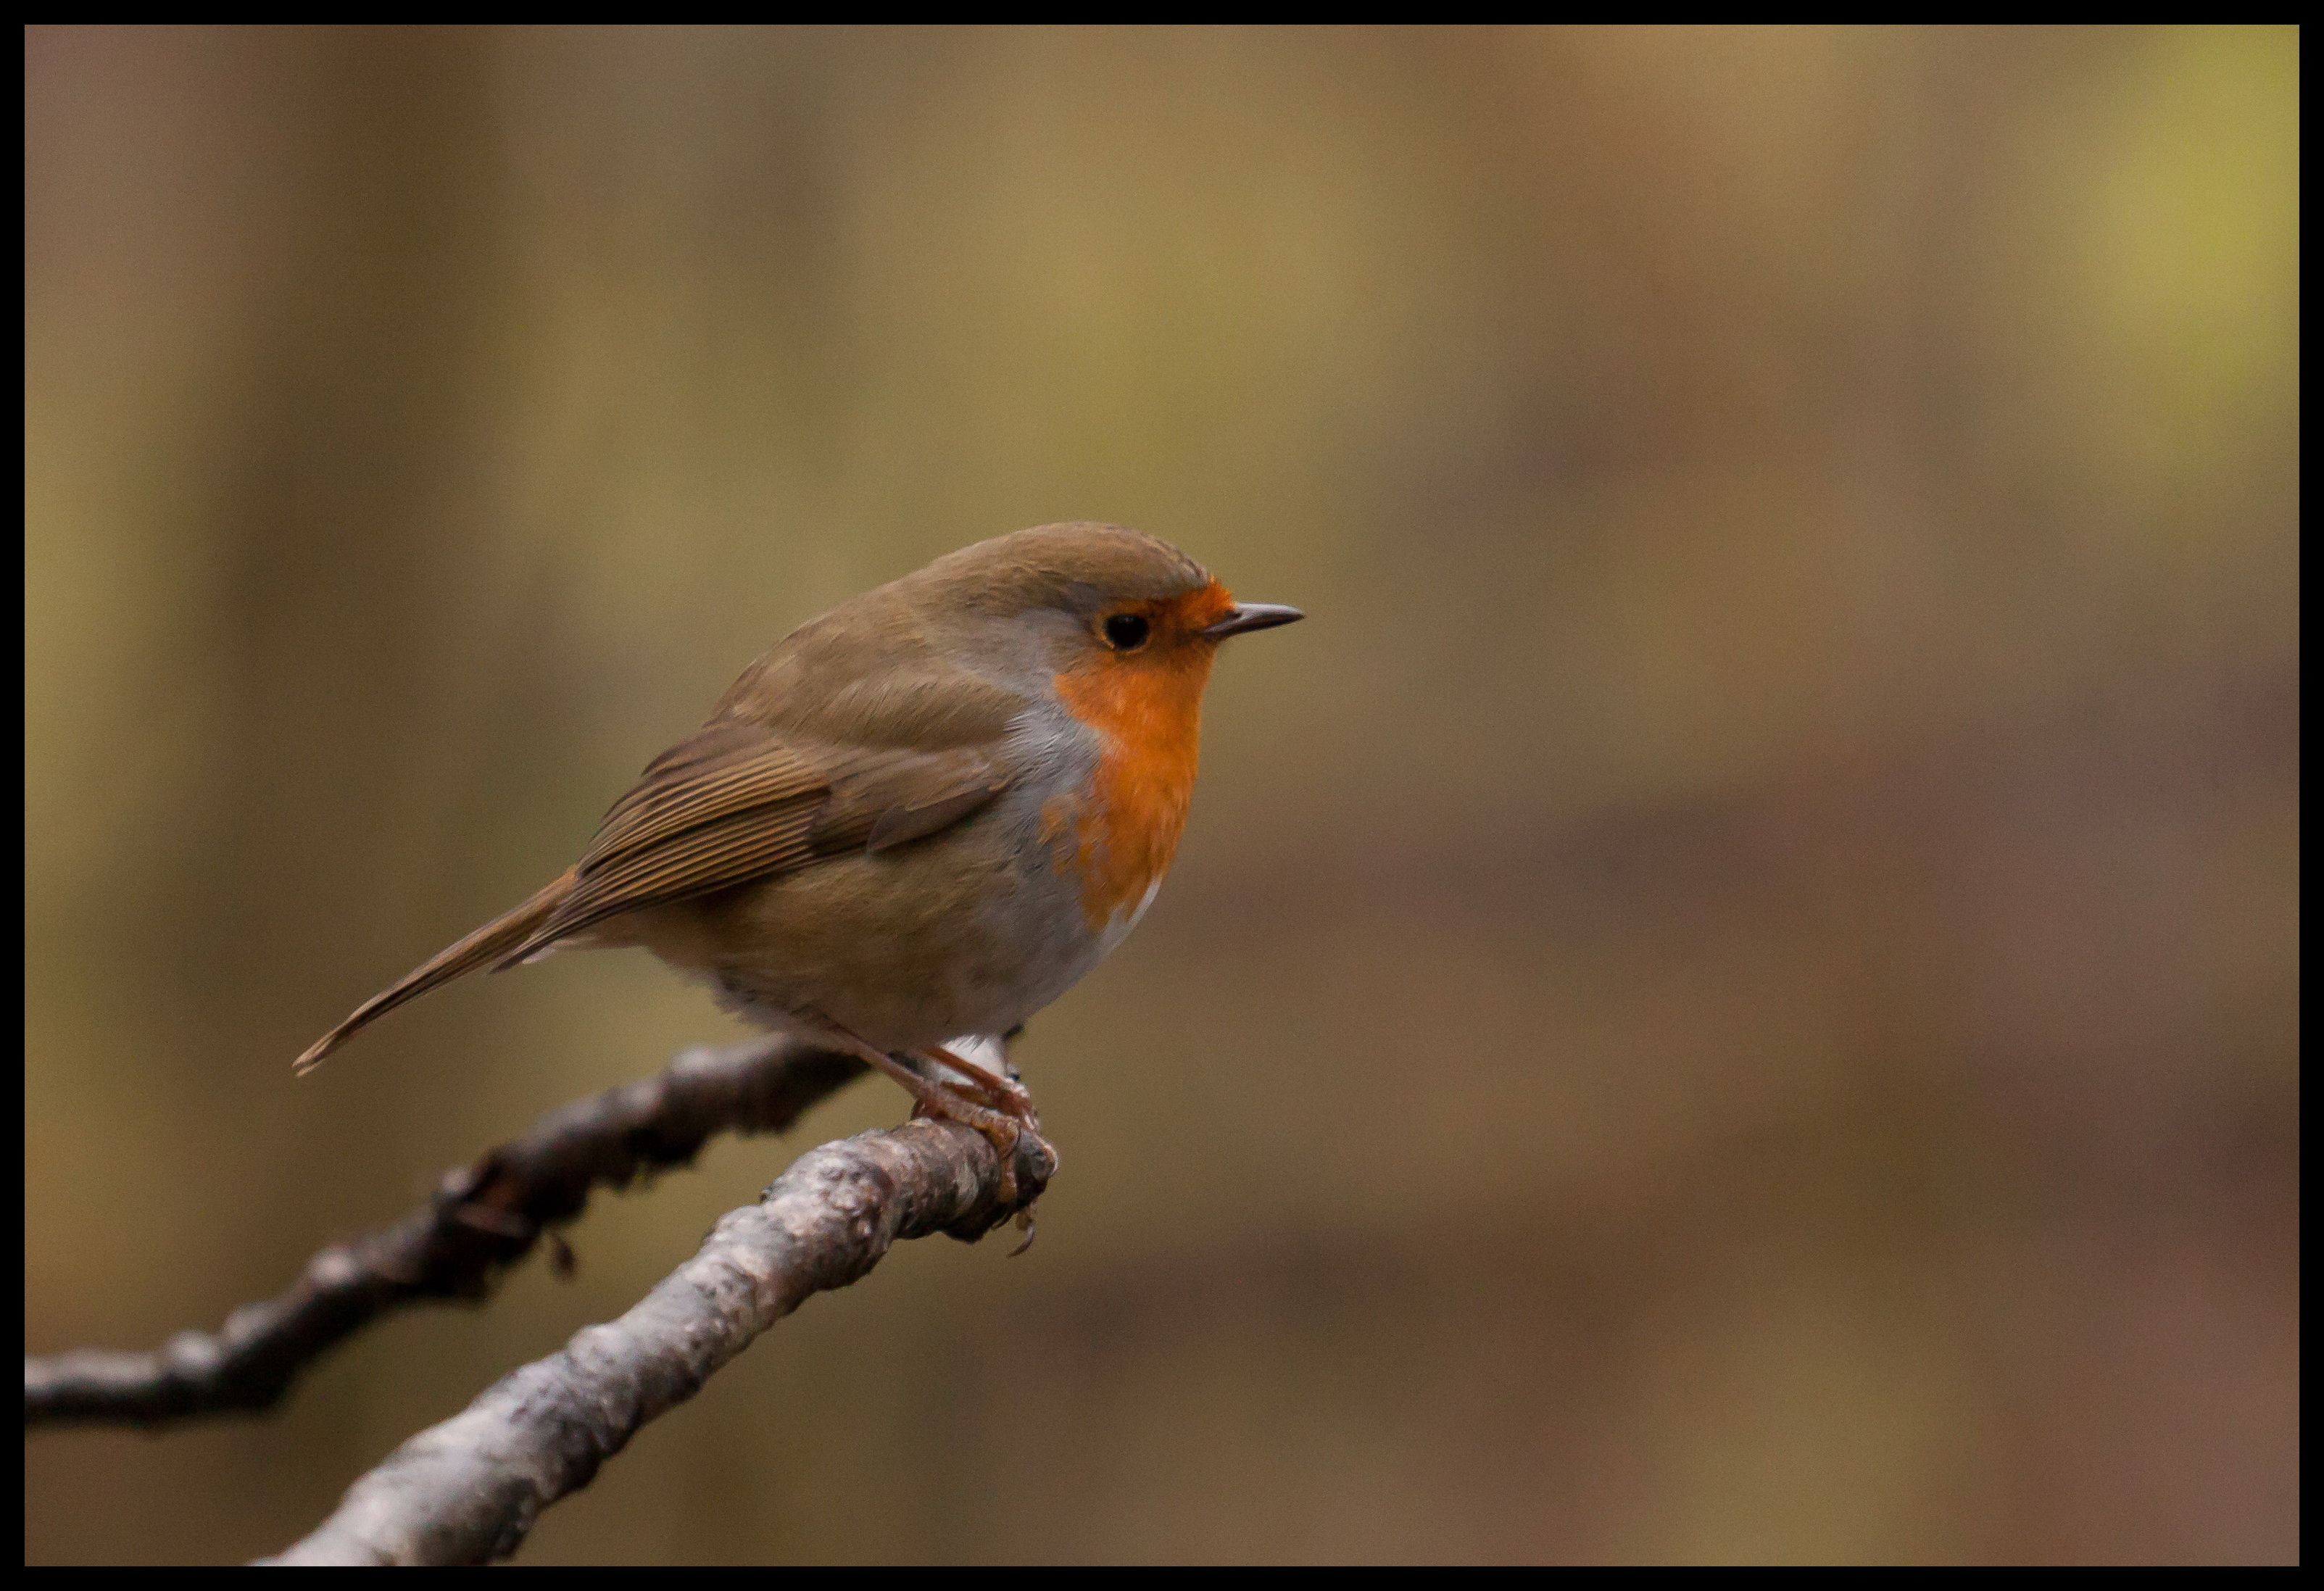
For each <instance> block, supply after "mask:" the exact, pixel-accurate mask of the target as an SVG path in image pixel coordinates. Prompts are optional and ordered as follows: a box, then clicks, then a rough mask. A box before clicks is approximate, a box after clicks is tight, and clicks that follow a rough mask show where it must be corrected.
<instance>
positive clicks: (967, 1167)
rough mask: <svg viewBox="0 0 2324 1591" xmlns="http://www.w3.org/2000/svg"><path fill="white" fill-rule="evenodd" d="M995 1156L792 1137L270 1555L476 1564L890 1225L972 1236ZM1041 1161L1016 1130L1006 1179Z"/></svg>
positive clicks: (864, 1257)
mask: <svg viewBox="0 0 2324 1591" xmlns="http://www.w3.org/2000/svg"><path fill="white" fill-rule="evenodd" d="M1000 1169H1001V1168H1000V1160H999V1157H998V1156H997V1155H996V1154H994V1153H993V1151H992V1147H991V1145H989V1144H988V1143H986V1141H985V1140H984V1139H983V1138H982V1137H981V1136H978V1135H977V1134H976V1133H974V1132H973V1131H971V1130H969V1129H968V1128H966V1127H960V1126H957V1125H956V1124H954V1123H951V1122H936V1121H913V1122H908V1123H907V1124H906V1125H905V1126H903V1127H896V1128H893V1129H891V1130H889V1131H885V1132H871V1133H863V1134H861V1135H859V1136H855V1137H853V1138H847V1139H844V1140H842V1141H841V1142H839V1143H835V1144H825V1145H823V1147H821V1148H819V1149H813V1150H809V1151H808V1152H807V1154H803V1155H801V1156H800V1157H799V1159H798V1161H797V1162H796V1163H793V1165H792V1166H791V1168H790V1169H789V1170H788V1171H787V1172H785V1173H783V1174H782V1176H781V1177H779V1178H778V1179H777V1180H776V1182H774V1183H773V1185H772V1186H770V1187H769V1188H768V1189H767V1191H766V1192H765V1194H764V1195H763V1196H762V1197H761V1200H760V1201H759V1202H758V1203H757V1204H755V1205H749V1206H746V1207H744V1208H743V1209H737V1210H733V1211H730V1212H729V1213H728V1214H727V1215H725V1216H724V1217H723V1218H722V1219H720V1220H719V1222H718V1224H717V1226H715V1228H712V1229H711V1233H710V1236H709V1237H707V1238H705V1239H704V1241H703V1245H702V1247H701V1249H700V1250H699V1251H698V1252H697V1253H696V1255H694V1257H693V1258H692V1259H689V1260H687V1262H686V1263H685V1264H684V1265H680V1266H679V1267H678V1269H677V1270H676V1271H674V1272H672V1273H671V1274H669V1276H668V1277H666V1278H664V1279H663V1281H662V1282H661V1283H659V1285H657V1286H656V1287H655V1288H654V1290H653V1291H652V1292H649V1293H648V1294H647V1295H646V1296H645V1298H644V1299H643V1300H642V1301H640V1302H639V1303H638V1304H637V1306H636V1307H635V1308H633V1309H632V1310H631V1311H629V1312H628V1313H627V1314H625V1315H623V1316H622V1318H621V1319H620V1320H614V1321H613V1322H611V1323H609V1324H606V1325H602V1326H591V1327H589V1328H587V1329H585V1330H583V1331H581V1332H579V1333H577V1334H576V1336H575V1337H574V1338H573V1339H572V1340H571V1341H570V1342H568V1343H567V1345H566V1346H565V1347H564V1348H563V1349H562V1350H560V1351H559V1352H558V1353H555V1354H552V1355H550V1356H549V1357H548V1358H545V1359H539V1360H536V1361H535V1362H533V1363H532V1364H530V1365H527V1366H524V1367H522V1368H521V1369H519V1370H516V1371H513V1372H512V1373H511V1374H509V1375H505V1376H503V1377H502V1378H501V1380H500V1381H499V1382H497V1383H496V1384H493V1386H492V1387H491V1388H490V1389H489V1390H487V1391H486V1392H485V1393H484V1394H483V1395H482V1396H481V1397H479V1398H477V1399H476V1401H475V1402H473V1403H471V1404H469V1405H468V1407H467V1409H466V1412H462V1413H460V1414H458V1415H456V1416H455V1417H453V1418H452V1419H450V1420H447V1421H445V1422H444V1423H443V1424H441V1425H438V1426H435V1427H433V1428H432V1429H430V1430H424V1431H422V1432H420V1434H419V1435H418V1436H416V1437H413V1438H412V1439H410V1441H408V1442H406V1443H404V1444H403V1446H401V1448H397V1449H396V1450H395V1451H394V1452H393V1453H392V1454H390V1455H389V1456H388V1457H387V1458H386V1459H385V1460H384V1461H383V1463H382V1464H381V1465H380V1466H379V1467H377V1468H376V1469H374V1470H373V1471H372V1472H371V1473H370V1474H369V1475H366V1476H364V1477H363V1478H362V1479H361V1480H358V1481H357V1482H355V1485H353V1486H351V1487H349V1488H348V1490H347V1494H346V1498H345V1499H344V1500H343V1501H342V1502H341V1503H340V1504H339V1507H338V1510H337V1512H336V1513H333V1514H332V1515H331V1517H330V1518H329V1519H327V1520H326V1521H324V1522H323V1524H322V1525H321V1527H320V1528H319V1529H318V1530H317V1531H315V1532H314V1533H313V1534H312V1535H310V1536H309V1537H307V1538H306V1539H305V1540H302V1541H300V1542H298V1543H296V1544H295V1545H293V1546H291V1548H289V1549H288V1550H285V1551H284V1552H283V1553H282V1555H281V1557H280V1558H278V1559H272V1560H270V1561H272V1562H277V1563H292V1564H314V1563H409V1564H420V1563H429V1564H435V1563H484V1562H488V1561H490V1560H492V1559H496V1558H505V1557H506V1556H508V1554H510V1553H511V1552H512V1551H514V1550H516V1548H517V1546H518V1545H519V1543H521V1541H522V1540H524V1537H525V1534H526V1532H527V1531H530V1529H531V1528H532V1524H533V1522H534V1521H535V1520H536V1519H538V1518H539V1514H540V1511H541V1510H542V1509H543V1508H546V1507H547V1506H549V1504H552V1503H554V1502H556V1501H557V1500H558V1498H560V1497H563V1496H566V1495H567V1494H570V1493H572V1492H574V1491H576V1490H577V1489H578V1488H580V1487H582V1486H585V1485H588V1484H589V1481H590V1479H591V1477H592V1476H595V1474H596V1473H597V1467H598V1466H599V1465H600V1464H602V1463H604V1460H605V1459H606V1458H608V1457H610V1456H611V1455H613V1454H614V1453H617V1452H619V1451H621V1449H622V1447H623V1446H624V1445H625V1444H626V1443H627V1442H628V1441H629V1439H630V1438H631V1437H632V1436H633V1435H635V1434H636V1433H637V1431H638V1430H639V1429H640V1428H641V1427H642V1426H643V1425H644V1424H645V1423H646V1422H647V1421H650V1420H651V1419H653V1418H654V1417H655V1416H657V1415H659V1414H660V1413H662V1412H665V1411H666V1410H668V1409H669V1408H671V1407H672V1406H673V1405H675V1404H677V1403H679V1402H683V1401H685V1400H686V1399H687V1398H689V1397H691V1396H693V1395H694V1393H696V1392H697V1391H699V1390H700V1389H701V1387H702V1384H703V1383H704V1382H705V1381H706V1380H708V1379H709V1377H710V1375H711V1373H712V1372H713V1371H715V1370H716V1369H717V1368H718V1367H719V1366H722V1365H724V1364H725V1363H726V1362H727V1361H728V1360H729V1359H732V1358H733V1356H735V1355H737V1354H739V1353H741V1352H742V1349H743V1348H745V1347H748V1346H749V1345H750V1343H751V1341H752V1338H756V1337H757V1336H758V1335H759V1334H760V1333H761V1332H762V1331H764V1330H766V1329H768V1328H769V1327H770V1326H772V1325H773V1324H774V1323H775V1322H776V1321H777V1320H780V1319H782V1318H783V1317H784V1316H785V1315H787V1314H788V1313H790V1311H793V1310H795V1309H797V1308H798V1306H799V1304H800V1303H801V1302H802V1301H805V1300H806V1299H807V1297H808V1296H809V1295H810V1294H813V1293H815V1292H821V1291H823V1290H825V1289H827V1288H834V1287H844V1286H846V1285H847V1284H848V1283H851V1282H853V1281H855V1280H856V1279H857V1278H858V1277H860V1276H862V1274H864V1273H865V1272H867V1271H869V1270H870V1269H871V1267H872V1265H875V1264H877V1263H878V1261H879V1259H880V1256H881V1255H883V1254H885V1253H887V1251H888V1248H889V1246H890V1245H891V1244H893V1243H894V1242H895V1241H896V1240H897V1239H899V1238H903V1237H926V1236H927V1235H928V1234H930V1233H933V1232H939V1231H949V1232H951V1233H952V1234H953V1235H954V1236H955V1237H974V1236H976V1235H978V1234H981V1233H982V1232H984V1231H986V1230H988V1229H989V1228H991V1226H992V1225H993V1224H994V1223H995V1222H997V1221H998V1220H1000V1219H1003V1218H1005V1217H1006V1216H1007V1214H1008V1213H1009V1212H1008V1211H1007V1210H1006V1209H1001V1208H1000V1207H999V1206H998V1196H999V1191H1000V1182H1001V1175H1000ZM1055 1169H1056V1159H1055V1157H1054V1156H1053V1155H1052V1154H1049V1152H1048V1150H1047V1145H1043V1144H1041V1143H1040V1141H1039V1140H1038V1139H1037V1138H1034V1137H1032V1136H1030V1135H1028V1136H1027V1138H1026V1139H1025V1140H1024V1141H1023V1143H1022V1144H1020V1145H1019V1152H1018V1168H1017V1171H1018V1177H1019V1182H1020V1184H1021V1185H1022V1186H1023V1187H1024V1188H1025V1189H1026V1191H1027V1194H1028V1196H1030V1195H1033V1194H1037V1193H1038V1192H1039V1191H1040V1188H1041V1185H1042V1184H1043V1183H1044V1182H1047V1179H1048V1176H1049V1173H1052V1172H1053V1171H1054V1170H1055Z"/></svg>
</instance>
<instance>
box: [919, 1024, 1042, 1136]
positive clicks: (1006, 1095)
mask: <svg viewBox="0 0 2324 1591" xmlns="http://www.w3.org/2000/svg"><path fill="white" fill-rule="evenodd" d="M912 1058H913V1059H914V1060H916V1061H935V1062H939V1063H940V1064H942V1065H945V1066H949V1067H951V1068H952V1069H953V1070H954V1071H957V1072H959V1073H960V1074H961V1075H962V1076H963V1077H965V1078H967V1079H968V1080H969V1081H972V1082H973V1083H975V1084H977V1085H978V1086H979V1087H980V1088H982V1090H983V1091H984V1095H985V1098H987V1099H991V1101H992V1102H993V1103H994V1104H995V1105H998V1106H999V1107H1000V1108H1001V1109H1003V1110H1005V1111H1007V1112H1008V1113H1009V1114H1010V1115H1011V1116H1013V1117H1016V1118H1017V1119H1018V1120H1019V1121H1021V1122H1023V1123H1024V1124H1025V1125H1026V1126H1027V1127H1029V1128H1031V1129H1032V1130H1033V1131H1034V1132H1039V1131H1040V1130H1041V1113H1040V1112H1039V1111H1037V1110H1036V1109H1034V1108H1033V1096H1032V1095H1031V1094H1030V1093H1028V1092H1027V1091H1026V1089H1025V1085H1024V1084H1023V1083H1020V1082H1019V1081H1017V1080H1016V1079H1015V1078H1013V1077H1009V1076H1006V1075H1004V1074H1002V1073H1001V1072H998V1071H989V1070H987V1069H986V1068H984V1067H982V1066H980V1065H978V1064H977V1063H976V1062H973V1061H971V1060H970V1059H969V1058H968V1057H967V1056H965V1055H963V1054H960V1053H957V1052H955V1051H952V1050H948V1049H946V1048H945V1046H944V1045H942V1044H930V1045H928V1047H927V1048H926V1049H924V1050H915V1051H913V1052H912Z"/></svg>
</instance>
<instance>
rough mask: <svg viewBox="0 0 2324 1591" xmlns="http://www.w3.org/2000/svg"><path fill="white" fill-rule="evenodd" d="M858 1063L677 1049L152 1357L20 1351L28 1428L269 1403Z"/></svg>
mask: <svg viewBox="0 0 2324 1591" xmlns="http://www.w3.org/2000/svg"><path fill="white" fill-rule="evenodd" d="M863 1070H864V1068H863V1063H862V1062H860V1061H858V1060H856V1059H854V1058H853V1056H848V1055H839V1054H833V1053H829V1052H827V1051H822V1050H816V1049H813V1048H810V1047H808V1046H806V1045H804V1044H795V1043H791V1042H788V1041H781V1040H776V1041H761V1042H757V1043H752V1044H742V1045H737V1046H733V1047H732V1048H729V1049H724V1050H710V1049H696V1050H689V1051H687V1052H686V1053H683V1054H681V1055H679V1056H678V1059H677V1060H675V1061H674V1062H671V1063H670V1064H669V1067H668V1068H666V1069H665V1070H664V1071H661V1072H660V1073H659V1075H657V1076H654V1077H650V1078H647V1079H644V1080H642V1081H638V1082H634V1083H630V1084H627V1085H625V1086H623V1087H622V1088H618V1089H612V1090H607V1091H606V1092H604V1093H602V1094H599V1095H596V1096H595V1097H594V1098H592V1099H584V1100H581V1101H579V1102H577V1103H576V1104H573V1105H569V1106H567V1107H566V1108H563V1109H561V1110H558V1111H554V1112H552V1113H551V1114H549V1115H548V1116H546V1117H542V1118H541V1119H540V1121H539V1122H538V1123H536V1124H535V1125H534V1127H532V1129H531V1130H530V1132H528V1133H526V1134H525V1135H524V1136H521V1137H519V1138H516V1139H513V1140H512V1141H511V1142H509V1143H506V1144H503V1145H501V1146H500V1147H499V1148H497V1149H493V1150H492V1151H490V1152H489V1153H487V1154H485V1155H484V1157H483V1158H482V1159H480V1160H478V1161H476V1162H475V1163H474V1164H471V1165H467V1166H464V1167H462V1168H460V1169H459V1170H457V1171H454V1172H450V1173H447V1174H446V1176H445V1177H444V1180H443V1182H442V1183H441V1184H440V1185H439V1186H438V1189H437V1191H436V1195H435V1197H434V1198H433V1199H432V1200H430V1201H429V1203H428V1204H427V1205H426V1206H425V1207H423V1208H421V1209H416V1210H413V1211H412V1212H411V1213H410V1214H409V1215H406V1216H405V1217H403V1218H402V1219H401V1220H399V1221H397V1222H395V1223H394V1224H393V1225H392V1226H389V1227H384V1228H381V1229H379V1230H377V1231H374V1232H372V1233H368V1234H366V1235H365V1236H364V1237H358V1238H356V1239H355V1241H353V1242H351V1243H343V1244H336V1245H334V1246H331V1247H329V1248H326V1249H324V1250H323V1251H322V1252H321V1253H320V1254H318V1255H315V1257H314V1258H313V1259H311V1260H309V1262H308V1264H307V1268H306V1270H305V1272H304V1273H303V1274H301V1275H300V1279H299V1281H298V1283H297V1284H296V1285H294V1286H292V1287H291V1289H290V1290H289V1291H288V1292H283V1293H282V1294H281V1295H280V1296H278V1297H275V1298H272V1299H269V1300H266V1301H263V1302H260V1303H252V1304H245V1305H244V1306H243V1307H242V1308H240V1309H238V1310H236V1311H235V1312H234V1313H233V1314H232V1315H230V1316H228V1317H227V1318H226V1324H225V1325H224V1327H222V1328H221V1329H219V1330H217V1332H215V1333H208V1332H200V1331H186V1332H181V1333H180V1334H179V1335H178V1336H177V1337H175V1338H171V1340H170V1342H169V1344H168V1346H166V1347H161V1348H160V1349H157V1350H155V1351H153V1352H151V1353H125V1352H114V1351H108V1350H103V1349H89V1348H84V1349H80V1350H78V1351H75V1352H72V1353H68V1354H60V1355H58V1356H55V1357H53V1358H41V1359H36V1358H32V1357H31V1356H27V1357H26V1358H25V1360H24V1423H25V1424H26V1425H27V1426H34V1425H42V1424H56V1423H63V1422H69V1421H70V1422H101V1423H111V1424H128V1425H143V1426H157V1425H166V1424H170V1423H171V1422H172V1421H180V1420H188V1419H192V1418H195V1417H198V1416H201V1415H207V1414H217V1413H224V1412H230V1411H236V1410H258V1409H264V1408H267V1407H269V1406H271V1405H272V1404H273V1403H274V1402H276V1401H277V1400H279V1399H280V1398H281V1396H282V1394H283V1393H284V1392H285V1391H286V1390H287V1389H288V1388H289V1387H290V1385H291V1382H292V1381H293V1380H295V1379H296V1378H297V1376H298V1375H299V1373H300V1371H301V1370H303V1369H305V1368H306V1366H308V1365H309V1363H310V1362H312V1361H313V1360H314V1359H315V1358H317V1357H318V1356H320V1355H321V1354H322V1353H324V1352H325V1351H326V1350H327V1349H328V1348H330V1347H333V1346H334V1345H336V1344H337V1343H338V1342H339V1341H341V1340H342V1339H343V1338H346V1337H348V1336H351V1335H352V1334H353V1333H355V1332H356V1331H358V1330H360V1329H363V1328H364V1326H367V1325H369V1324H370V1323H371V1322H372V1321H374V1320H378V1319H379V1318H380V1317H381V1316H383V1315H385V1314H388V1313H389V1312H391V1311H394V1310H398V1309H401V1308H403V1307H404V1306H406V1305H408V1304H411V1303H415V1302H418V1301H422V1300H429V1299H475V1298H481V1297H483V1296H484V1294H485V1293H486V1292H489V1291H490V1289H491V1286H492V1283H493V1280H494V1279H495V1277H496V1276H497V1274H499V1273H500V1272H501V1271H502V1270H503V1269H505V1268H506V1267H508V1266H509V1265H513V1264H515V1263H516V1262H517V1261H518V1260H521V1259H522V1258H523V1257H524V1256H525V1255H526V1254H528V1253H530V1250H531V1248H532V1246H533V1243H534V1242H535V1240H536V1239H538V1238H539V1237H540V1235H541V1234H542V1232H543V1231H544V1230H545V1229H546V1228H549V1227H550V1226H553V1225H555V1224H558V1223H560V1222H564V1221H569V1220H571V1219H573V1218H574V1217H576V1216H577V1215H579V1214H580V1213H581V1209H582V1207H583V1206H584V1205H585V1204H586V1203H587V1202H588V1199H589V1193H590V1191H591V1190H592V1189H593V1188H595V1187H598V1186H600V1185H603V1186H606V1187H614V1188H619V1187H622V1186H625V1185H626V1184H627V1183H629V1182H631V1181H632V1179H633V1178H635V1177H636V1176H637V1175H639V1173H641V1172H651V1171H656V1170H659V1169H661V1168H664V1167H668V1166H675V1165H683V1164H685V1163H687V1162H688V1161H690V1160H692V1159H693V1158H694V1156H695V1154H696V1151H698V1150H699V1149H700V1148H701V1147H702V1145H703V1142H704V1140H705V1139H707V1138H708V1137H710V1136H712V1135H713V1134H715V1133H719V1132H724V1131H735V1132H743V1133H771V1132H779V1131H781V1130H782V1129H783V1128H785V1127H788V1126H790V1125H791V1123H793V1122H794V1121H796V1120H798V1117H799V1116H800V1115H801V1114H802V1113H804V1112H805V1111H806V1110H807V1108H809V1107H810V1106H812V1105H814V1104H815V1103H816V1101H818V1100H820V1099H823V1098H824V1097H825V1096H826V1095H828V1094H830V1093H831V1092H832V1091H833V1090H836V1089H837V1088H839V1087H840V1086H841V1085H842V1084H844V1083H845V1082H847V1081H850V1080H851V1079H853V1078H855V1077H857V1076H859V1075H861V1074H862V1071H863ZM551 1241H552V1242H555V1241H557V1240H556V1238H555V1237H554V1234H551ZM558 1247H559V1251H560V1252H561V1251H562V1246H561V1244H559V1246H558Z"/></svg>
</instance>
